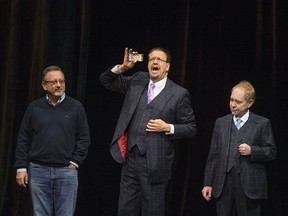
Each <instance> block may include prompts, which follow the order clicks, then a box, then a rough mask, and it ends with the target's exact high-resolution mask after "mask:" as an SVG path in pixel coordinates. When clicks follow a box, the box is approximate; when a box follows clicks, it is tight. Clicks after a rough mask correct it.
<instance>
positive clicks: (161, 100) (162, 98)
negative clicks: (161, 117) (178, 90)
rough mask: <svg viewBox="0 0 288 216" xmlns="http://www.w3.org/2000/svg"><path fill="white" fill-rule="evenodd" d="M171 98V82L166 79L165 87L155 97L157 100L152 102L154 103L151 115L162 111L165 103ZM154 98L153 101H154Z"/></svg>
mask: <svg viewBox="0 0 288 216" xmlns="http://www.w3.org/2000/svg"><path fill="white" fill-rule="evenodd" d="M172 96H173V83H172V81H171V80H169V79H168V78H167V82H166V85H165V87H164V89H163V90H162V91H161V92H160V93H159V94H158V95H157V97H156V98H157V100H153V101H154V103H155V108H156V109H154V111H153V114H154V113H156V112H159V110H160V111H161V110H163V109H164V107H165V106H167V102H168V101H169V100H170V98H171V97H172ZM156 98H155V99H156Z"/></svg>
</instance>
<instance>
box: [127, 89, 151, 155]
mask: <svg viewBox="0 0 288 216" xmlns="http://www.w3.org/2000/svg"><path fill="white" fill-rule="evenodd" d="M156 100H157V97H155V98H154V99H153V100H152V101H151V102H150V103H149V104H147V88H146V89H145V91H143V94H142V96H141V99H140V101H139V104H138V105H137V108H136V110H135V113H134V115H133V117H132V120H131V122H130V124H129V129H128V151H130V150H131V149H132V148H133V147H134V146H135V145H137V146H138V148H139V151H140V152H141V154H145V153H146V145H147V144H146V137H147V132H146V126H147V123H148V121H149V120H150V119H151V118H152V113H153V110H154V105H155V101H156Z"/></svg>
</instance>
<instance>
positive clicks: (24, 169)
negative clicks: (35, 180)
mask: <svg viewBox="0 0 288 216" xmlns="http://www.w3.org/2000/svg"><path fill="white" fill-rule="evenodd" d="M19 172H27V169H26V168H19V169H17V173H19Z"/></svg>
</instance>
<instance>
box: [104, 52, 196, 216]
mask: <svg viewBox="0 0 288 216" xmlns="http://www.w3.org/2000/svg"><path fill="white" fill-rule="evenodd" d="M129 54H130V55H132V54H137V52H133V50H132V49H128V48H126V49H125V54H124V60H123V63H122V64H121V65H116V66H115V67H111V68H109V69H108V70H107V71H105V72H104V73H102V74H101V75H100V81H101V83H102V84H103V85H104V86H105V87H106V88H107V89H109V90H112V91H116V92H120V93H123V94H125V99H124V103H123V107H122V110H121V113H120V117H119V120H118V123H117V126H116V129H115V133H114V136H113V139H112V143H111V146H110V152H111V155H112V157H113V158H114V159H115V160H116V161H117V162H119V163H123V167H122V173H121V181H120V196H119V205H118V216H127V215H129V216H139V215H141V216H162V215H164V210H165V199H164V198H165V191H166V187H167V184H168V181H169V179H170V176H171V165H172V162H173V158H174V148H173V143H172V140H173V139H176V138H187V137H192V136H194V135H195V134H196V123H195V118H194V114H193V110H192V108H191V102H190V95H189V92H188V91H187V90H186V89H184V88H183V87H181V86H179V85H177V84H175V83H174V82H172V81H171V80H170V79H169V78H168V77H167V75H168V71H169V69H170V60H171V57H170V54H169V52H168V51H167V50H165V49H163V48H154V49H152V50H151V51H150V52H149V55H148V71H149V73H147V72H138V73H135V74H134V75H133V76H124V75H123V74H122V73H123V72H125V71H126V70H129V69H131V68H133V67H134V65H135V63H136V60H137V59H136V60H135V61H134V60H133V58H132V60H130V61H129V57H128V56H129ZM134 59H135V58H134ZM150 86H153V87H152V88H151V87H150ZM153 88H154V90H151V89H153ZM150 92H152V98H150V95H151V94H150Z"/></svg>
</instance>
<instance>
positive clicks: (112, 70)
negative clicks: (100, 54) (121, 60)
mask: <svg viewBox="0 0 288 216" xmlns="http://www.w3.org/2000/svg"><path fill="white" fill-rule="evenodd" d="M119 66H120V64H117V65H115V66H114V67H113V68H112V69H111V72H113V73H115V74H120V73H121V72H119V71H118V67H119Z"/></svg>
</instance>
